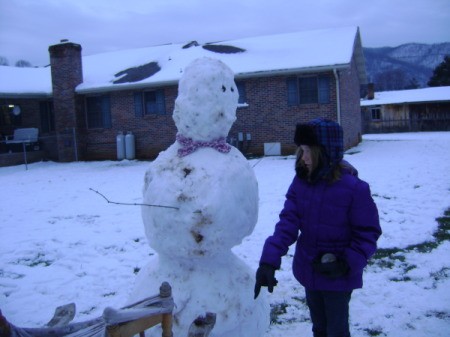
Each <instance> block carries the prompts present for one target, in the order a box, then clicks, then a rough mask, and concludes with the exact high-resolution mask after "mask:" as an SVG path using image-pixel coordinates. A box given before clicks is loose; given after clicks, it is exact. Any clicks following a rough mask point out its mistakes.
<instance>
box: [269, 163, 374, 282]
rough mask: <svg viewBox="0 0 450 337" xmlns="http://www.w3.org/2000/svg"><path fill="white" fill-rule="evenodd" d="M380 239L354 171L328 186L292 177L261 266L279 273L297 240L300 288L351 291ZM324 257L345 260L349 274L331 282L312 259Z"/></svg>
mask: <svg viewBox="0 0 450 337" xmlns="http://www.w3.org/2000/svg"><path fill="white" fill-rule="evenodd" d="M299 232H300V236H299ZM380 235H381V228H380V224H379V218H378V210H377V207H376V205H375V203H374V201H373V199H372V196H371V194H370V188H369V185H368V184H367V183H366V182H364V181H362V180H360V179H359V178H358V177H357V176H356V174H355V172H353V173H352V172H350V171H349V170H343V171H342V176H341V179H340V180H338V181H336V182H334V183H332V184H330V183H328V182H326V181H325V180H322V181H319V182H318V183H316V184H309V183H307V182H306V181H304V180H302V179H299V178H298V177H297V176H296V177H295V178H294V180H293V181H292V183H291V185H290V187H289V189H288V192H287V194H286V201H285V204H284V208H283V210H282V211H281V213H280V220H279V222H278V223H277V224H276V226H275V231H274V234H273V235H272V236H270V237H268V238H267V240H266V242H265V244H264V248H263V252H262V256H261V259H260V263H266V264H269V265H272V266H273V267H275V268H276V269H279V268H280V265H281V257H282V256H284V255H286V253H287V252H288V248H289V246H290V245H292V244H293V243H294V242H296V247H295V255H294V260H293V273H294V276H295V278H296V279H297V280H298V281H299V282H300V283H301V284H302V285H303V286H304V287H305V288H307V289H309V290H332V291H350V290H353V289H356V288H361V287H362V284H363V282H362V273H363V269H364V267H365V266H366V265H367V260H368V259H369V258H370V257H371V256H372V255H373V254H374V253H375V251H376V247H377V245H376V242H377V240H378V238H379V236H380ZM325 253H333V254H335V255H336V256H337V257H338V258H341V259H345V260H346V261H347V263H348V265H349V267H350V271H349V273H348V274H347V275H345V276H342V277H339V278H336V279H330V278H327V277H325V276H323V275H321V274H320V273H318V272H316V271H314V269H313V260H314V259H315V258H317V257H320V256H322V255H323V254H325Z"/></svg>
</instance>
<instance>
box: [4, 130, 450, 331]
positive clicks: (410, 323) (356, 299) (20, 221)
mask: <svg viewBox="0 0 450 337" xmlns="http://www.w3.org/2000/svg"><path fill="white" fill-rule="evenodd" d="M449 143H450V132H433V133H431V132H430V133H403V134H380V135H364V136H363V142H362V143H361V144H360V145H358V146H357V147H355V148H352V149H350V150H348V151H347V152H346V154H345V159H346V160H348V161H349V162H350V163H351V164H353V165H354V166H356V167H357V168H358V170H359V174H360V176H361V178H362V179H364V180H366V181H367V182H368V183H369V184H370V186H371V189H372V194H373V196H374V200H375V201H376V203H377V205H378V208H379V212H380V216H381V225H382V228H383V235H382V237H381V239H380V241H379V246H380V248H395V247H397V248H399V251H398V253H396V254H395V257H396V258H395V259H391V260H388V262H392V264H388V263H386V264H381V263H373V264H371V265H369V266H368V267H367V269H366V272H365V276H364V282H365V283H364V288H363V289H361V290H356V291H354V293H353V296H352V301H351V331H352V336H353V337H367V336H373V335H376V334H378V336H397V337H423V336H433V337H445V336H448V331H449V330H450V317H449V306H448V303H450V292H449V291H448V289H449V287H450V282H449V277H448V271H449V268H450V263H449V261H448V256H449V253H450V242H448V241H444V242H442V243H441V244H440V245H439V246H438V247H437V248H436V249H433V250H431V251H429V252H425V253H423V252H420V251H419V250H407V249H406V248H407V247H408V246H410V245H414V244H418V243H423V242H426V241H431V240H433V236H432V233H433V232H434V231H435V230H436V229H437V226H438V223H437V222H436V220H435V219H436V218H437V217H439V216H442V215H443V213H444V211H445V210H446V209H448V208H449V205H450V193H449V190H450V179H449V172H450V152H449V151H448V144H449ZM211 151H212V150H211ZM202 160H204V161H207V160H208V159H207V156H205V157H204V158H203V159H202ZM248 163H249V165H250V166H251V167H252V168H253V170H254V172H255V175H256V178H257V181H258V187H259V215H258V222H257V224H256V227H255V229H254V231H253V233H252V234H251V235H249V236H247V237H246V238H245V239H244V240H243V242H242V244H240V245H238V246H236V247H234V248H233V252H234V253H235V254H236V255H237V257H239V259H241V260H243V261H244V262H245V264H247V265H249V266H250V267H251V268H252V269H253V270H256V267H257V265H258V261H259V257H260V253H261V249H262V245H263V243H264V240H265V238H266V237H267V236H268V235H270V234H271V233H272V231H273V227H274V224H275V222H276V221H277V219H278V213H279V211H280V210H281V207H282V205H283V202H284V194H285V193H286V190H287V187H288V186H289V184H290V182H291V179H292V177H293V174H294V169H293V168H294V158H293V156H288V157H265V158H259V159H252V160H249V161H248ZM149 165H151V163H150V162H145V161H127V160H124V161H120V162H116V161H102V162H77V163H54V162H41V163H35V164H29V165H28V170H25V166H24V165H19V166H14V167H4V168H0V186H2V196H1V202H0V223H1V227H0V238H1V244H0V309H1V311H2V313H3V314H4V315H5V317H6V318H7V319H9V320H10V321H11V322H13V323H14V324H15V325H17V326H22V327H37V326H42V325H44V324H45V323H46V322H47V321H48V320H50V318H51V317H52V315H53V311H54V309H55V307H56V306H59V305H63V304H66V303H70V302H75V303H76V305H77V315H76V317H75V320H76V321H84V320H87V319H89V318H94V317H97V316H100V315H101V314H102V312H103V309H104V308H106V307H107V306H111V307H115V308H119V307H121V306H123V305H124V304H125V303H126V302H127V300H128V298H129V296H130V294H131V292H132V290H133V288H134V285H135V283H136V279H137V276H136V273H137V271H138V270H139V269H141V270H144V269H145V266H146V265H147V264H148V262H149V261H150V260H151V259H152V258H154V256H155V251H154V250H153V249H151V248H150V247H149V246H148V244H147V238H146V236H145V232H144V226H143V223H142V219H141V208H140V207H138V206H124V205H117V204H109V203H107V202H106V201H105V200H104V199H102V198H101V197H100V196H99V195H98V194H96V193H94V192H93V191H91V190H90V188H93V189H95V190H98V191H100V192H101V193H103V194H104V195H105V196H107V197H108V198H109V199H110V200H111V201H116V202H127V203H140V202H142V187H143V184H144V181H143V180H144V174H145V172H146V171H147V170H148V168H149ZM402 249H404V250H402ZM291 262H292V255H291V253H289V254H288V255H287V256H286V257H285V258H284V260H283V265H282V268H281V270H280V271H278V272H277V275H276V276H277V278H278V280H279V284H278V286H277V287H276V288H275V290H274V293H273V294H270V295H267V298H268V300H269V301H270V303H271V304H272V305H275V306H278V307H280V306H286V313H284V314H282V315H280V316H278V318H277V319H278V321H281V323H282V324H272V325H271V326H270V327H269V329H268V331H267V332H266V334H265V336H266V337H269V336H270V337H286V336H305V337H308V336H312V333H311V325H310V322H309V319H308V310H307V308H306V306H305V302H304V290H303V288H302V287H301V286H300V285H299V284H298V283H297V282H296V281H295V280H294V277H293V276H292V273H291V268H290V264H291ZM169 281H170V280H169ZM203 287H205V289H206V290H207V291H208V290H209V288H211V287H215V284H213V283H205V284H203ZM152 290H153V291H154V293H155V294H156V293H158V289H149V291H152ZM173 295H174V298H176V297H177V293H176V292H174V294H173ZM216 305H217V303H211V306H210V311H214V308H215V306H216ZM213 332H214V330H213ZM249 336H250V335H249ZM212 337H213V335H212Z"/></svg>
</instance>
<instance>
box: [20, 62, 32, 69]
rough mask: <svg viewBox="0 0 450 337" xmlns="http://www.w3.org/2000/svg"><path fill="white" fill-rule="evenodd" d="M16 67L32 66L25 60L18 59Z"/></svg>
mask: <svg viewBox="0 0 450 337" xmlns="http://www.w3.org/2000/svg"><path fill="white" fill-rule="evenodd" d="M16 67H19V68H30V67H32V65H31V63H30V62H28V61H25V60H19V61H17V62H16Z"/></svg>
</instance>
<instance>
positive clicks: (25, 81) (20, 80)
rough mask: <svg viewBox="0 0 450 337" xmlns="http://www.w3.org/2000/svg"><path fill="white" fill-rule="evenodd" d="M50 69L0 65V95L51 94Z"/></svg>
mask: <svg viewBox="0 0 450 337" xmlns="http://www.w3.org/2000/svg"><path fill="white" fill-rule="evenodd" d="M50 72H51V69H50V67H46V68H19V67H8V66H0V97H20V96H22V95H26V96H27V97H33V96H36V97H42V96H51V95H52V80H51V73H50Z"/></svg>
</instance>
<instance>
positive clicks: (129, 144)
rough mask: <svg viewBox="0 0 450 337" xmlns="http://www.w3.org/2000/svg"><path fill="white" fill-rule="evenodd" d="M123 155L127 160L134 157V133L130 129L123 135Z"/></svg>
mask: <svg viewBox="0 0 450 337" xmlns="http://www.w3.org/2000/svg"><path fill="white" fill-rule="evenodd" d="M125 156H126V158H127V159H128V160H132V159H134V157H135V149H134V135H133V133H132V132H131V131H128V133H127V135H126V136H125Z"/></svg>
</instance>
